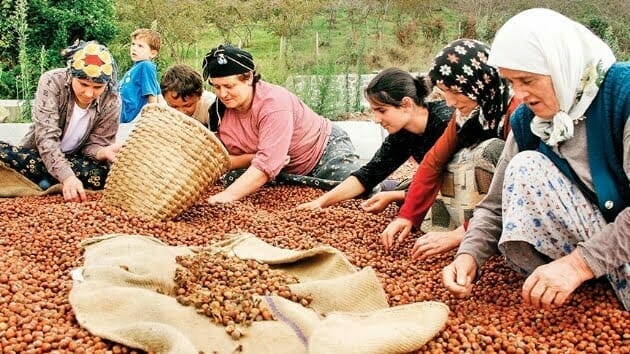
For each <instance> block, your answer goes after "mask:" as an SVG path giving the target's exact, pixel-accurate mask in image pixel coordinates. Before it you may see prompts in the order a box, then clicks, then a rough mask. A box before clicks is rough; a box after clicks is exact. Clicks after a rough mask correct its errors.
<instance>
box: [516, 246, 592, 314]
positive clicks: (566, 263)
mask: <svg viewBox="0 0 630 354" xmlns="http://www.w3.org/2000/svg"><path fill="white" fill-rule="evenodd" d="M593 277H594V275H593V272H592V271H591V269H590V268H589V267H588V265H587V264H586V262H585V261H584V258H583V257H582V254H581V253H580V252H579V251H578V250H575V251H573V252H571V253H570V254H568V255H566V256H564V257H562V258H558V259H556V260H555V261H553V262H550V263H548V264H544V265H541V266H539V267H538V268H536V269H535V270H534V272H532V274H531V275H530V276H529V277H527V279H525V283H524V284H523V303H525V304H528V305H531V306H533V307H536V308H540V307H542V308H544V309H550V308H551V307H552V306H560V305H562V304H564V303H565V301H566V300H567V299H568V298H569V295H571V294H572V293H573V291H575V289H577V287H578V286H580V285H581V284H582V283H583V282H585V281H587V280H589V279H591V278H593Z"/></svg>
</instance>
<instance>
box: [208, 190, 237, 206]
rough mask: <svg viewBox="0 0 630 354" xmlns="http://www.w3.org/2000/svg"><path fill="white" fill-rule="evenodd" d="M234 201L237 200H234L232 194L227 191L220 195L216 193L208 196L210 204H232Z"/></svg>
mask: <svg viewBox="0 0 630 354" xmlns="http://www.w3.org/2000/svg"><path fill="white" fill-rule="evenodd" d="M235 200H238V198H236V197H235V196H234V195H232V193H230V192H227V191H223V192H220V193H217V194H215V195H213V196H210V198H208V203H210V204H222V203H230V202H233V201H235Z"/></svg>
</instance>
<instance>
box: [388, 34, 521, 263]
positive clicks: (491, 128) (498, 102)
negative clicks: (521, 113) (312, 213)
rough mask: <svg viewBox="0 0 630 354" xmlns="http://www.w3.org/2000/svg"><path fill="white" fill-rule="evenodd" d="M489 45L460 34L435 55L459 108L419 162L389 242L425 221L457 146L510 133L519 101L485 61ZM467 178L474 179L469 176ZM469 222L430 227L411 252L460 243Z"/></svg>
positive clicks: (422, 254) (444, 86) (440, 79)
mask: <svg viewBox="0 0 630 354" xmlns="http://www.w3.org/2000/svg"><path fill="white" fill-rule="evenodd" d="M489 51H490V49H489V48H488V46H487V45H485V44H483V43H481V42H479V41H475V40H471V39H459V40H456V41H454V42H452V43H450V44H449V45H448V46H446V47H445V48H444V49H443V50H442V51H441V52H440V53H438V55H437V56H436V57H435V60H434V62H433V66H432V68H431V70H430V72H429V77H430V78H431V81H432V82H433V84H434V85H436V86H437V87H438V88H439V89H440V90H441V91H442V92H443V93H444V96H445V98H446V102H447V104H448V105H449V106H452V107H455V108H456V109H457V111H456V114H455V117H454V118H453V119H452V120H451V122H450V123H449V125H448V127H447V128H446V130H445V131H444V134H443V135H442V136H441V137H440V138H439V139H438V141H437V142H436V143H435V145H434V146H433V148H432V149H431V150H430V151H429V152H428V153H427V154H426V155H425V157H424V159H423V160H422V162H421V164H420V166H419V167H418V171H417V172H416V174H415V175H414V178H413V182H412V183H411V186H410V188H409V192H408V194H407V196H406V198H405V202H404V204H403V205H402V207H401V209H400V212H399V214H398V217H397V218H396V219H395V220H394V221H392V222H391V223H390V224H389V225H388V226H387V228H386V229H385V230H384V231H383V233H382V235H381V238H382V241H383V245H384V246H385V247H386V248H390V247H391V246H392V244H393V242H394V238H395V236H398V240H399V241H402V240H403V239H404V238H405V237H406V236H407V235H408V234H409V233H410V231H411V228H412V226H414V225H419V224H420V223H421V222H422V220H423V219H424V217H425V215H426V213H427V212H428V210H429V208H430V207H431V205H432V204H433V202H434V201H435V199H436V197H437V193H438V191H439V190H440V186H441V185H442V181H443V177H444V171H445V169H446V166H447V164H448V163H449V161H451V159H453V156H454V155H455V154H456V153H457V152H458V151H459V150H461V149H464V148H483V147H485V146H487V145H485V144H484V146H478V147H477V144H479V143H481V142H483V141H487V140H489V139H493V138H501V139H505V137H506V136H507V134H508V132H509V123H508V122H509V116H510V114H511V112H512V111H513V110H514V109H515V108H516V107H517V106H518V104H519V103H520V102H518V101H517V100H515V99H514V98H513V97H512V96H513V95H512V94H511V90H510V86H509V83H508V82H507V81H506V80H504V79H501V77H500V76H499V73H498V72H497V70H496V69H495V68H494V67H492V66H490V65H488V64H487V63H486V62H487V60H488V56H489ZM488 143H490V142H488ZM501 146H502V145H501ZM498 150H499V151H498V153H499V154H500V149H498ZM473 155H474V154H473ZM496 157H497V158H498V154H497V156H496ZM492 162H493V163H496V161H492ZM466 183H475V182H474V181H469V180H468V179H467V180H466ZM466 224H467V221H465V222H464V224H463V225H462V226H461V227H459V228H458V229H456V230H454V231H452V232H448V233H441V232H431V233H427V234H426V235H424V236H422V237H420V238H418V240H417V241H416V243H415V245H414V248H413V253H412V258H414V259H424V258H426V257H428V256H431V255H435V254H439V253H442V252H445V251H448V250H450V249H453V248H455V247H457V245H459V243H460V242H461V239H462V238H463V235H464V228H465V225H466Z"/></svg>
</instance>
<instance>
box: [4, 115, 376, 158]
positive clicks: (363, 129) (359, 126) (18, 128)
mask: <svg viewBox="0 0 630 354" xmlns="http://www.w3.org/2000/svg"><path fill="white" fill-rule="evenodd" d="M335 124H337V125H339V126H340V127H341V128H343V129H344V130H345V131H346V132H348V135H349V136H350V139H351V140H352V143H353V144H354V146H355V148H356V150H357V153H358V155H359V158H360V159H361V160H362V161H364V162H367V161H368V160H369V159H370V158H372V156H373V155H374V153H375V152H376V150H377V149H378V148H379V147H380V146H381V143H382V142H383V139H385V137H386V136H387V132H386V131H385V130H384V129H383V128H382V127H381V126H380V125H378V124H376V123H373V122H366V121H343V122H335ZM29 125H30V124H24V123H4V124H0V141H4V142H8V143H11V144H17V143H18V142H19V141H20V139H21V138H22V137H23V136H24V134H26V131H27V129H28V126H29ZM133 127H134V123H124V124H121V125H120V128H119V129H118V135H117V136H116V139H117V141H124V140H125V139H127V137H128V136H129V134H130V133H131V131H132V129H133Z"/></svg>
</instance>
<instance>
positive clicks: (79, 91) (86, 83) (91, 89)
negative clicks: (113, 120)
mask: <svg viewBox="0 0 630 354" xmlns="http://www.w3.org/2000/svg"><path fill="white" fill-rule="evenodd" d="M106 86H107V85H106V84H102V83H97V82H93V81H90V80H86V79H79V78H76V77H73V78H72V91H73V92H74V96H75V98H76V100H77V105H79V107H81V108H83V109H85V108H87V107H88V106H89V105H90V104H92V102H94V100H96V99H97V98H98V96H100V95H101V93H103V91H105V87H106Z"/></svg>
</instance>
